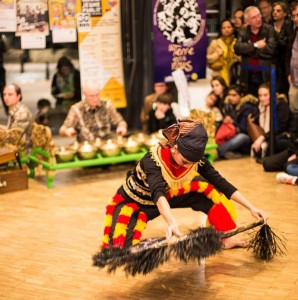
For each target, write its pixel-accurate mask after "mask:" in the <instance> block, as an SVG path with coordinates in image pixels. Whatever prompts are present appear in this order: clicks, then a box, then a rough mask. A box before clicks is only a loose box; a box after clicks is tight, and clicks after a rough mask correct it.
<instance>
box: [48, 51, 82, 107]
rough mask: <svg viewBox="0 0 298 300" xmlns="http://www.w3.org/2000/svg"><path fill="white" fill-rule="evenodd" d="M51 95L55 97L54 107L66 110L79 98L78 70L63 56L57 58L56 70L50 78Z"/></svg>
mask: <svg viewBox="0 0 298 300" xmlns="http://www.w3.org/2000/svg"><path fill="white" fill-rule="evenodd" d="M52 95H53V96H54V97H55V99H56V107H57V106H63V108H65V109H66V110H68V109H69V107H70V106H71V105H72V104H74V103H75V102H78V101H80V99H81V83H80V72H79V71H78V70H76V69H75V67H74V65H73V64H72V62H71V61H70V60H69V59H68V58H67V57H65V56H62V57H60V58H59V60H58V63H57V72H56V73H55V74H54V77H53V80H52Z"/></svg>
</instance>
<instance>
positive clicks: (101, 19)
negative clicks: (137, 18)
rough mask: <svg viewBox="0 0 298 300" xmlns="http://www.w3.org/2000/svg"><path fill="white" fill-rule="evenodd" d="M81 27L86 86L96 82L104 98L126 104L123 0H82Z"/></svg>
mask: <svg viewBox="0 0 298 300" xmlns="http://www.w3.org/2000/svg"><path fill="white" fill-rule="evenodd" d="M77 27H78V41H79V57H80V71H81V84H82V86H84V83H86V82H90V81H92V82H96V83H98V85H99V87H100V89H101V93H100V97H101V98H105V99H109V100H111V101H112V103H113V104H114V105H115V107H117V108H123V107H126V97H125V88H124V76H123V65H122V61H123V59H122V44H121V15H120V0H114V1H109V0H97V1H94V0H81V13H80V14H78V18H77Z"/></svg>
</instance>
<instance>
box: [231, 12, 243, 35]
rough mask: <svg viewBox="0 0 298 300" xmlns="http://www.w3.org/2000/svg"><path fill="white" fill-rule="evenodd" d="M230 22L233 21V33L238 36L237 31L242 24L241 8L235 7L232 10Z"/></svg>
mask: <svg viewBox="0 0 298 300" xmlns="http://www.w3.org/2000/svg"><path fill="white" fill-rule="evenodd" d="M232 22H233V24H234V27H235V32H234V35H235V37H236V38H237V37H238V32H239V31H240V30H241V29H242V27H243V25H244V10H243V9H242V8H237V9H236V10H235V11H234V12H233V18H232Z"/></svg>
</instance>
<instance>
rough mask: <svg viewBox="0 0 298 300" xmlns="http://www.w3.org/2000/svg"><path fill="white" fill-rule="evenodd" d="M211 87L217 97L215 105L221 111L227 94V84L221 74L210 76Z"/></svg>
mask: <svg viewBox="0 0 298 300" xmlns="http://www.w3.org/2000/svg"><path fill="white" fill-rule="evenodd" d="M211 87H212V91H213V92H214V94H215V95H216V97H217V102H216V107H218V108H219V110H220V112H221V113H222V108H223V105H224V101H225V98H226V96H227V94H228V86H227V84H226V82H225V80H224V79H223V78H222V77H221V76H214V77H212V78H211Z"/></svg>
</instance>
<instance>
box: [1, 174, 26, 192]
mask: <svg viewBox="0 0 298 300" xmlns="http://www.w3.org/2000/svg"><path fill="white" fill-rule="evenodd" d="M26 189H28V176H27V169H22V170H20V169H18V168H8V169H6V170H4V171H0V194H4V193H9V192H14V191H19V190H26Z"/></svg>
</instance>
